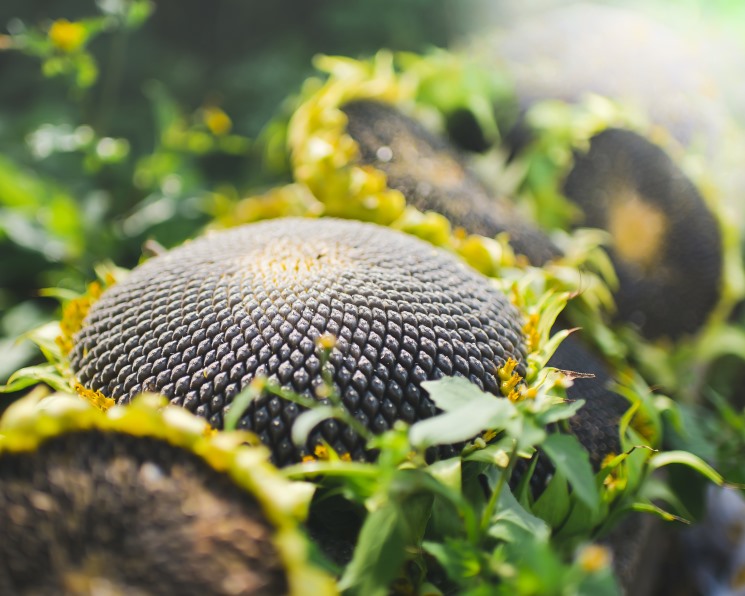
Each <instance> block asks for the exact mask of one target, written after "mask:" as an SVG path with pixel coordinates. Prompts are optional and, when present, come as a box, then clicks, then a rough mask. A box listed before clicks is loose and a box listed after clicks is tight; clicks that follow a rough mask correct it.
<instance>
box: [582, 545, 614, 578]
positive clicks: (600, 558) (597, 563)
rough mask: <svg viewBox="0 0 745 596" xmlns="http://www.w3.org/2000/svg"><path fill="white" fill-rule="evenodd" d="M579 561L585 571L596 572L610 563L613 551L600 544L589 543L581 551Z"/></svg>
mask: <svg viewBox="0 0 745 596" xmlns="http://www.w3.org/2000/svg"><path fill="white" fill-rule="evenodd" d="M577 561H578V562H579V566H580V567H581V568H582V570H583V571H586V572H587V573H596V572H597V571H600V570H601V569H605V568H607V567H608V566H609V565H610V561H611V553H610V551H609V550H608V549H607V548H606V547H604V546H600V545H599V544H588V545H587V546H585V547H584V548H583V549H582V550H581V551H580V552H579V555H578V557H577Z"/></svg>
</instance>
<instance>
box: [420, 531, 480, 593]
mask: <svg viewBox="0 0 745 596" xmlns="http://www.w3.org/2000/svg"><path fill="white" fill-rule="evenodd" d="M422 547H423V548H424V550H426V551H427V552H428V553H429V554H430V555H432V556H433V557H434V558H435V559H436V560H437V562H438V563H439V564H440V565H441V566H442V568H443V569H444V570H445V573H447V576H448V577H449V578H450V579H451V580H453V581H455V582H458V583H462V582H463V580H464V579H468V578H472V577H476V576H478V575H479V573H480V572H481V560H480V553H479V552H478V551H477V550H476V549H474V546H473V545H472V544H471V543H469V542H467V541H465V540H452V539H445V541H444V542H434V541H425V542H424V543H423V544H422Z"/></svg>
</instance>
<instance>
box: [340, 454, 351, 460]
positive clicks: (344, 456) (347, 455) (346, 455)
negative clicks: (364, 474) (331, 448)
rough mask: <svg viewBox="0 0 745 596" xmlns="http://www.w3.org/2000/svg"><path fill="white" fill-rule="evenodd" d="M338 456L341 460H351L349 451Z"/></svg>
mask: <svg viewBox="0 0 745 596" xmlns="http://www.w3.org/2000/svg"><path fill="white" fill-rule="evenodd" d="M339 457H340V458H341V460H342V461H352V456H351V454H350V453H349V452H347V453H342V454H341V455H340V456H339Z"/></svg>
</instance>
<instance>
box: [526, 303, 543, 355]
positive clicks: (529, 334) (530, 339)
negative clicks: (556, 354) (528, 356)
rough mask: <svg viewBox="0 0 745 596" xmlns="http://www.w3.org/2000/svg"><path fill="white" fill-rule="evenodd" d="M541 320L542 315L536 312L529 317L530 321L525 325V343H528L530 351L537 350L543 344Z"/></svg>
mask: <svg viewBox="0 0 745 596" xmlns="http://www.w3.org/2000/svg"><path fill="white" fill-rule="evenodd" d="M540 321H541V317H540V315H539V314H538V313H537V312H534V313H532V314H531V315H530V316H529V317H528V321H527V322H526V323H525V325H524V326H523V334H525V343H526V344H527V345H526V347H527V349H528V352H535V351H536V350H537V349H538V347H539V346H540V345H541V334H540V333H539V332H538V325H539V323H540Z"/></svg>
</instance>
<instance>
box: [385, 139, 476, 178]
mask: <svg viewBox="0 0 745 596" xmlns="http://www.w3.org/2000/svg"><path fill="white" fill-rule="evenodd" d="M392 151H393V156H394V157H395V156H396V154H398V157H399V160H398V161H395V162H393V163H392V165H391V171H392V172H395V173H399V175H409V176H413V177H414V178H416V179H417V180H426V181H427V182H428V183H429V184H431V185H433V186H438V187H445V188H453V187H456V186H458V185H459V184H462V183H463V180H464V179H465V172H464V171H463V167H462V166H461V165H460V164H459V163H458V162H457V161H455V160H454V159H453V158H452V157H450V156H449V155H447V154H445V153H444V152H443V153H434V154H433V153H432V150H431V149H430V148H429V147H428V146H427V145H425V144H424V143H422V142H418V139H411V138H408V137H404V138H402V139H398V140H397V142H396V143H395V144H394V146H393V147H392ZM398 170H400V172H399V171H398Z"/></svg>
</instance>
